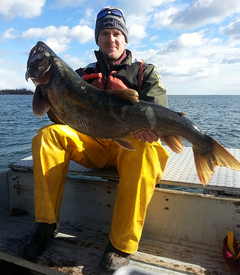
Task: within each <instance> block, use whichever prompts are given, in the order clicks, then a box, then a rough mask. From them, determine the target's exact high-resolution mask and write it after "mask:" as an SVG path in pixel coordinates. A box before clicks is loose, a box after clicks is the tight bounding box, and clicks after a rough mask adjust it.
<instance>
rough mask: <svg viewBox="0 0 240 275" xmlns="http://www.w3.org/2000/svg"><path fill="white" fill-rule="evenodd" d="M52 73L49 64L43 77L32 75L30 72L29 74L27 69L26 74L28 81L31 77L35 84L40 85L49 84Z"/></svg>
mask: <svg viewBox="0 0 240 275" xmlns="http://www.w3.org/2000/svg"><path fill="white" fill-rule="evenodd" d="M50 74H51V66H49V67H48V68H47V70H46V71H45V72H44V73H43V75H42V76H41V77H38V78H36V77H32V76H31V75H30V74H29V70H27V71H26V74H25V79H26V80H27V81H28V79H29V78H31V80H32V81H33V83H34V84H35V85H38V84H47V83H48V81H49V79H50Z"/></svg>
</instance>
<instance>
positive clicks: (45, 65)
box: [25, 41, 57, 86]
mask: <svg viewBox="0 0 240 275" xmlns="http://www.w3.org/2000/svg"><path fill="white" fill-rule="evenodd" d="M55 57H57V55H56V54H55V53H54V52H53V50H52V49H50V48H49V47H48V46H47V45H46V44H45V43H44V42H42V41H39V42H38V43H37V44H36V45H35V46H34V47H33V48H32V49H31V51H30V53H29V57H28V61H27V71H26V74H25V78H26V80H28V79H29V78H31V80H32V81H33V83H34V84H35V85H36V86H37V85H38V84H46V83H48V81H49V78H50V72H51V65H52V62H53V59H54V58H55Z"/></svg>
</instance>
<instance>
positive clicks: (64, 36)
mask: <svg viewBox="0 0 240 275" xmlns="http://www.w3.org/2000/svg"><path fill="white" fill-rule="evenodd" d="M21 37H22V38H24V39H29V38H34V39H41V38H43V39H46V42H48V43H49V44H50V45H51V46H52V47H53V48H54V49H55V50H56V52H58V53H59V52H62V51H65V50H66V49H67V48H68V47H69V44H70V43H71V42H72V40H73V39H75V40H77V41H78V42H79V43H80V44H84V43H87V42H89V41H91V40H93V37H94V31H93V29H91V28H89V27H88V26H87V25H84V26H80V25H77V26H74V27H73V28H69V27H68V26H60V27H58V28H57V27H55V26H48V27H46V28H30V29H28V30H27V31H25V32H23V33H22V36H21Z"/></svg>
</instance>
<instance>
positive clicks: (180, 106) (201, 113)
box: [0, 95, 240, 173]
mask: <svg viewBox="0 0 240 275" xmlns="http://www.w3.org/2000/svg"><path fill="white" fill-rule="evenodd" d="M168 98H169V108H170V109H173V110H174V111H178V112H185V113H186V116H187V117H188V118H189V119H190V120H192V121H193V122H195V123H196V124H197V125H198V126H199V127H200V128H201V129H202V130H203V131H204V132H205V133H207V134H209V135H211V136H212V137H213V138H214V139H216V140H217V141H218V142H220V143H221V144H222V145H223V146H225V147H226V148H240V111H239V109H240V108H239V107H240V96H231V95H230V96H189V95H188V96H176V95H172V96H171V95H170V96H168ZM31 104H32V95H0V117H1V123H0V173H1V172H3V171H5V170H7V169H8V164H9V163H11V162H14V161H18V160H19V159H21V158H24V157H27V156H29V155H31V142H32V138H33V136H34V135H35V134H36V132H37V130H38V129H39V128H41V127H43V126H44V125H47V124H49V123H50V120H49V119H48V117H47V116H44V117H42V118H35V117H34V115H33V113H32V109H31ZM184 145H185V146H191V145H190V143H188V142H186V141H184Z"/></svg>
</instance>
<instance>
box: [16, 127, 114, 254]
mask: <svg viewBox="0 0 240 275" xmlns="http://www.w3.org/2000/svg"><path fill="white" fill-rule="evenodd" d="M112 147H117V145H116V144H114V143H113V142H110V141H107V140H97V139H93V138H90V137H88V136H85V135H82V134H80V133H78V132H76V131H74V130H73V129H71V128H70V127H68V126H67V125H57V124H55V125H50V126H47V127H44V128H42V129H40V130H39V131H38V133H37V135H36V136H35V137H34V138H33V143H32V156H33V168H34V179H35V219H36V225H35V228H34V231H33V233H32V235H31V236H30V238H29V240H28V242H27V243H26V244H24V245H23V246H22V247H21V248H20V251H19V255H20V256H22V257H26V258H30V257H34V256H35V255H37V254H40V253H41V252H42V251H43V250H44V249H45V247H46V244H47V242H48V241H49V239H50V238H51V236H52V235H53V234H54V231H55V230H56V225H57V224H56V222H57V221H58V219H59V211H60V207H61V202H62V196H63V191H64V185H65V180H66V175H67V171H68V165H69V162H70V160H71V159H72V160H74V161H76V162H78V163H80V164H82V165H84V166H86V167H89V168H101V167H104V166H109V165H111V163H112V162H114V159H115V158H116V156H114V155H113V154H112V153H111V151H114V150H112Z"/></svg>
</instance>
